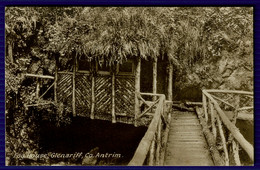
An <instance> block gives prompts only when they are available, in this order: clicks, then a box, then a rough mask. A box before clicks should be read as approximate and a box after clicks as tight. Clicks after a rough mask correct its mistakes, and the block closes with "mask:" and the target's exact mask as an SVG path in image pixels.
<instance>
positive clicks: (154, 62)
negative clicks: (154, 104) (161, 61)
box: [153, 58, 157, 101]
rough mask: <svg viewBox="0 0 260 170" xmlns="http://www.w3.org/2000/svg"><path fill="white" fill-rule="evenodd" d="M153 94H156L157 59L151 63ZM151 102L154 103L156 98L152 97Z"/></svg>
mask: <svg viewBox="0 0 260 170" xmlns="http://www.w3.org/2000/svg"><path fill="white" fill-rule="evenodd" d="M153 93H154V94H156V93H157V58H156V59H154V61H153ZM153 101H156V96H153Z"/></svg>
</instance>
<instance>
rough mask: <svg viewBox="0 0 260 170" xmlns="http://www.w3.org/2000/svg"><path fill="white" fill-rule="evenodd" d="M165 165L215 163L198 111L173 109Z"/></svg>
mask: <svg viewBox="0 0 260 170" xmlns="http://www.w3.org/2000/svg"><path fill="white" fill-rule="evenodd" d="M164 165H166V166H213V165H214V164H213V161H212V158H211V156H210V153H209V149H208V145H207V142H206V140H205V137H204V135H203V132H202V127H201V125H200V123H199V119H198V117H197V115H196V113H194V112H181V111H173V113H172V120H171V125H170V130H169V136H168V142H167V148H166V155H165V162H164Z"/></svg>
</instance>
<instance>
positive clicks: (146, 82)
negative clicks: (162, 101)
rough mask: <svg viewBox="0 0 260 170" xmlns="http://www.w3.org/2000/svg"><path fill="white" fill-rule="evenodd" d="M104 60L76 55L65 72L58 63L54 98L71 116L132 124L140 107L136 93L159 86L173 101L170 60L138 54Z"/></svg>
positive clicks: (155, 88)
mask: <svg viewBox="0 0 260 170" xmlns="http://www.w3.org/2000/svg"><path fill="white" fill-rule="evenodd" d="M106 62H107V61H105V60H95V61H89V60H88V59H86V58H83V57H82V58H81V59H80V58H79V57H75V58H74V61H72V63H73V64H72V68H71V69H70V70H66V71H64V70H62V67H61V66H60V65H59V63H58V62H57V66H56V73H55V84H54V89H55V97H54V99H55V101H56V102H62V103H63V104H66V105H67V106H68V107H69V108H70V109H71V110H72V113H73V116H83V117H90V118H91V119H102V120H111V121H112V122H113V123H116V122H122V123H131V124H132V123H134V120H135V117H136V115H138V114H139V113H140V109H141V108H140V106H141V104H140V98H138V93H140V92H149V93H154V94H156V93H158V87H160V88H159V92H160V93H163V94H165V93H166V94H165V95H166V96H167V100H170V101H171V100H172V74H173V71H172V69H173V67H172V65H171V64H170V62H168V61H165V60H160V61H158V60H157V59H153V60H152V59H150V60H145V59H141V58H140V57H131V58H129V59H127V60H126V61H124V62H123V63H120V64H119V63H116V62H115V63H114V64H112V65H110V66H108V65H107V63H106ZM158 65H159V66H160V67H158ZM165 66H167V67H165ZM142 68H144V69H142ZM166 68H168V69H166ZM166 70H167V71H166ZM158 73H160V74H158ZM141 89H142V90H143V91H141ZM165 89H167V90H165ZM153 100H154V101H155V100H156V99H155V98H154V99H153Z"/></svg>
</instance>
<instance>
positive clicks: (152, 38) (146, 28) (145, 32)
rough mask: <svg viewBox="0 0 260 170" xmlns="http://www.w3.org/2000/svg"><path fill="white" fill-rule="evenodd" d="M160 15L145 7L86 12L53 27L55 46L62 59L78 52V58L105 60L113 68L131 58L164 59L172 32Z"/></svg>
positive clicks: (52, 41)
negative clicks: (166, 43) (160, 57)
mask: <svg viewBox="0 0 260 170" xmlns="http://www.w3.org/2000/svg"><path fill="white" fill-rule="evenodd" d="M158 12H160V10H158V8H141V7H139V8H124V7H122V8H118V7H117V8H111V7H110V8H104V7H95V8H85V9H84V10H83V11H82V12H81V13H80V14H79V15H78V16H76V17H75V18H69V17H67V18H65V19H64V21H63V22H61V23H57V24H56V25H54V26H52V27H51V30H52V38H51V43H52V45H51V46H52V48H53V50H56V51H57V52H59V53H61V55H67V56H70V55H71V54H72V52H73V51H75V52H76V53H77V56H80V57H82V56H85V57H87V58H88V59H90V60H92V59H100V58H102V59H105V60H106V61H108V62H109V63H110V64H112V63H113V62H119V63H121V62H122V61H124V60H126V59H127V58H129V57H136V56H138V57H141V58H144V59H148V58H150V59H153V58H156V57H159V56H164V55H165V51H166V49H167V48H169V47H167V46H165V42H166V41H167V40H166V39H167V36H169V34H168V33H167V31H168V29H169V28H166V27H164V26H163V25H162V21H161V18H160V13H158ZM161 12H162V11H161ZM166 35H167V36H166Z"/></svg>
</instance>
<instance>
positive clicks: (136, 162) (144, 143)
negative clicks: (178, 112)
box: [128, 93, 165, 166]
mask: <svg viewBox="0 0 260 170" xmlns="http://www.w3.org/2000/svg"><path fill="white" fill-rule="evenodd" d="M140 94H141V95H151V96H159V103H158V105H157V108H156V110H155V114H154V117H153V119H152V121H151V123H150V124H149V127H148V129H147V131H146V133H145V135H144V137H143V138H142V140H141V142H140V143H139V145H138V147H137V149H136V151H135V154H134V156H133V158H132V160H131V161H130V162H129V164H128V165H129V166H141V165H143V164H144V161H145V159H146V158H147V155H148V152H149V150H150V154H153V153H151V151H152V150H154V148H153V146H152V145H154V142H153V141H154V140H155V136H157V139H158V140H159V141H157V142H159V144H158V143H157V148H156V160H157V163H158V162H159V161H158V160H159V155H158V154H159V150H160V138H161V136H160V133H161V132H160V131H161V129H160V127H161V122H162V121H161V114H162V112H163V111H164V110H163V109H164V103H165V96H164V95H161V94H152V93H140ZM156 132H157V135H156ZM151 156H152V159H153V156H154V155H151Z"/></svg>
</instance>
